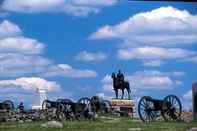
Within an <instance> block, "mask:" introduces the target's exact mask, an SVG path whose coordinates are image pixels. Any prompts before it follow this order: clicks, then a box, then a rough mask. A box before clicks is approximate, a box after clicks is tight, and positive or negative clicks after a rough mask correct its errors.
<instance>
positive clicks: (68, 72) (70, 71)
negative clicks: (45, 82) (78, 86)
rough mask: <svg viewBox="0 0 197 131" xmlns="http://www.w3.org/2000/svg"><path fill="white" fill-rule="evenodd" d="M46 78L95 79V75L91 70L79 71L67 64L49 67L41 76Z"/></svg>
mask: <svg viewBox="0 0 197 131" xmlns="http://www.w3.org/2000/svg"><path fill="white" fill-rule="evenodd" d="M42 75H43V76H46V77H53V76H64V77H71V78H72V77H75V78H80V77H96V76H97V73H96V72H95V71H92V70H79V69H75V68H73V67H71V66H70V65H68V64H58V65H52V66H51V67H49V68H48V69H47V70H46V71H45V72H44V73H43V74H42Z"/></svg>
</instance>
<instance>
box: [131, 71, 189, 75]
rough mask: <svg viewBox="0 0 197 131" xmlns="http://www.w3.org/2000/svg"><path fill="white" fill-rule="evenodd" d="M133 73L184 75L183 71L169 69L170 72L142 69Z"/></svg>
mask: <svg viewBox="0 0 197 131" xmlns="http://www.w3.org/2000/svg"><path fill="white" fill-rule="evenodd" d="M134 74H135V75H145V76H153V75H157V76H184V75H185V72H183V71H171V72H160V71H158V70H144V71H136V72H135V73H134Z"/></svg>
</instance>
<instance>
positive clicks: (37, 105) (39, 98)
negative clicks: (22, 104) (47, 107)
mask: <svg viewBox="0 0 197 131" xmlns="http://www.w3.org/2000/svg"><path fill="white" fill-rule="evenodd" d="M35 95H36V97H35V98H36V99H35V101H34V105H33V106H32V109H42V103H43V101H44V100H46V99H47V95H46V91H45V90H43V89H37V90H36V94H35Z"/></svg>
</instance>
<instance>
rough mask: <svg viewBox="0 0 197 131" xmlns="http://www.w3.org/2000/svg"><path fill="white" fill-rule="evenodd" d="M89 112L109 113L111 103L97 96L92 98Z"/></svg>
mask: <svg viewBox="0 0 197 131" xmlns="http://www.w3.org/2000/svg"><path fill="white" fill-rule="evenodd" d="M90 106H91V110H92V111H93V112H94V113H98V112H99V113H102V114H106V113H109V112H111V110H112V108H111V102H110V101H108V100H103V99H100V98H99V97H98V96H93V97H91V99H90Z"/></svg>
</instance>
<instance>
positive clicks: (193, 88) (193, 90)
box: [192, 81, 197, 120]
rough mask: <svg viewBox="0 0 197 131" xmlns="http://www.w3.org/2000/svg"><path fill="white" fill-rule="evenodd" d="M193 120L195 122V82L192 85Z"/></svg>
mask: <svg viewBox="0 0 197 131" xmlns="http://www.w3.org/2000/svg"><path fill="white" fill-rule="evenodd" d="M192 99H193V100H192V101H193V102H192V103H193V120H197V81H194V82H193V83H192Z"/></svg>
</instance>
